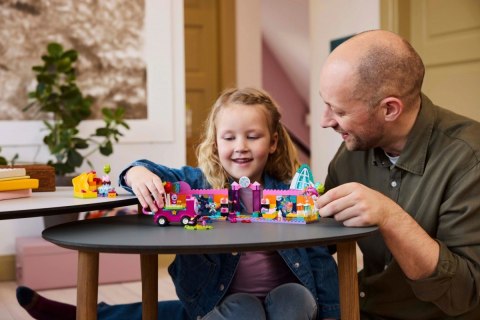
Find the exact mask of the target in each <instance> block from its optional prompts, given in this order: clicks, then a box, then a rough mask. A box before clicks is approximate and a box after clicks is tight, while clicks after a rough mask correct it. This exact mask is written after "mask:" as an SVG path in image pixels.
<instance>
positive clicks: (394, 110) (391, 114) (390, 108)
mask: <svg viewBox="0 0 480 320" xmlns="http://www.w3.org/2000/svg"><path fill="white" fill-rule="evenodd" d="M380 107H381V108H382V111H383V117H384V119H385V121H389V122H392V121H395V120H396V119H397V118H398V117H399V116H400V115H401V114H402V112H403V107H404V106H403V102H402V100H400V99H398V98H396V97H386V98H384V99H383V100H382V101H381V102H380Z"/></svg>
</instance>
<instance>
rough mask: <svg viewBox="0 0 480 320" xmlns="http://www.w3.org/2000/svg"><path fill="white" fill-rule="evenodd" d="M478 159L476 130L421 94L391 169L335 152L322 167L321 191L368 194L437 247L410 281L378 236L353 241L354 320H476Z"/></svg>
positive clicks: (380, 156)
mask: <svg viewBox="0 0 480 320" xmlns="http://www.w3.org/2000/svg"><path fill="white" fill-rule="evenodd" d="M479 158H480V124H479V123H478V122H476V121H473V120H471V119H468V118H465V117H462V116H460V115H457V114H455V113H453V112H451V111H448V110H446V109H442V108H440V107H438V106H435V105H433V104H432V102H431V101H430V100H429V99H428V98H427V97H426V96H424V95H422V106H421V109H420V111H419V114H418V117H417V119H416V122H415V124H414V126H413V128H412V130H411V132H410V134H409V136H408V139H407V143H406V145H405V148H404V150H403V151H402V153H401V154H400V157H399V159H398V161H397V163H396V164H395V165H392V163H391V162H390V161H389V159H388V158H387V157H386V155H385V153H384V152H383V150H381V149H373V150H368V151H353V152H350V151H348V150H347V149H346V148H345V146H344V145H342V146H341V147H340V149H339V150H338V152H337V154H336V155H335V157H334V159H333V160H332V162H331V163H330V166H329V171H328V176H327V179H326V182H325V186H326V188H327V189H331V188H333V187H335V186H338V185H341V184H343V183H346V182H359V183H362V184H364V185H366V186H368V187H370V188H372V189H375V190H377V191H379V192H381V193H383V194H384V195H385V196H387V197H389V198H390V199H392V200H394V201H395V202H397V203H398V204H399V205H400V206H401V207H402V208H403V210H405V211H406V212H407V213H408V214H410V215H411V216H412V217H413V218H414V219H415V220H416V221H417V223H418V224H419V225H420V226H421V227H422V228H423V229H425V230H426V232H428V234H429V235H430V236H431V237H432V238H433V239H436V241H437V242H438V243H439V244H440V258H439V261H438V264H437V267H436V270H435V272H434V274H433V275H432V276H430V277H428V278H426V279H422V280H418V281H411V280H409V279H407V278H406V277H405V275H404V273H403V272H402V270H401V269H400V267H399V265H398V264H397V262H396V261H395V259H394V258H393V257H392V255H391V253H390V252H389V250H388V248H387V247H386V245H385V242H384V241H383V239H382V236H381V235H380V233H377V234H375V235H374V236H371V237H368V238H365V239H363V240H361V241H359V243H358V244H359V247H360V249H361V250H362V252H363V255H364V269H363V270H362V271H361V272H360V273H359V289H360V292H359V294H360V309H361V311H362V319H480V306H479V296H480V164H479ZM421 245H422V243H418V246H421ZM404 254H406V255H408V254H409V253H408V252H405V253H404Z"/></svg>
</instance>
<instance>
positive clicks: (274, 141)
mask: <svg viewBox="0 0 480 320" xmlns="http://www.w3.org/2000/svg"><path fill="white" fill-rule="evenodd" d="M277 144H278V133H277V132H275V133H274V134H273V136H272V140H271V141H270V150H269V153H270V154H272V153H274V152H275V151H276V150H277Z"/></svg>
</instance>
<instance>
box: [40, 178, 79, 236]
mask: <svg viewBox="0 0 480 320" xmlns="http://www.w3.org/2000/svg"><path fill="white" fill-rule="evenodd" d="M75 176H76V175H71V176H70V175H69V176H55V185H56V186H57V187H71V186H72V178H74V177H75ZM72 197H73V194H72ZM79 215H80V213H79V212H75V213H67V214H57V215H53V216H45V217H43V224H44V227H45V228H49V227H53V226H56V225H57V224H62V223H67V222H70V221H75V220H78V216H79Z"/></svg>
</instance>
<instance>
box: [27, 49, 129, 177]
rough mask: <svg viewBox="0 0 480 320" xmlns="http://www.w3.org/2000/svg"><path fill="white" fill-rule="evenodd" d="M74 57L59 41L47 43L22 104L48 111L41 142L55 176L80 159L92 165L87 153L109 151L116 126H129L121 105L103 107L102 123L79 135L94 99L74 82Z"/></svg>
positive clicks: (116, 137) (70, 169) (115, 138)
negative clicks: (91, 130) (86, 95)
mask: <svg viewBox="0 0 480 320" xmlns="http://www.w3.org/2000/svg"><path fill="white" fill-rule="evenodd" d="M77 58H78V53H77V51H76V50H73V49H70V50H66V51H65V50H64V49H63V47H62V45H60V44H59V43H55V42H53V43H49V44H48V45H47V53H46V54H45V55H43V56H42V60H43V62H44V63H43V65H38V66H34V67H33V68H32V70H33V71H34V72H35V74H36V79H37V85H36V88H35V91H32V92H29V94H28V96H29V98H30V100H31V101H30V103H29V104H28V105H27V106H26V107H25V108H24V111H32V110H34V111H36V112H43V113H46V114H48V115H49V119H48V120H44V121H43V122H44V124H45V127H46V130H47V134H46V135H45V137H44V138H43V142H44V143H45V144H46V145H47V146H48V149H49V151H50V153H51V154H52V156H53V158H54V160H49V161H48V164H49V165H51V166H53V167H54V168H55V173H56V175H57V176H65V175H67V174H71V173H74V172H75V170H76V169H77V168H78V167H80V166H81V165H82V164H83V161H87V163H88V164H89V166H90V167H92V164H91V162H90V161H89V160H88V157H89V156H90V155H92V154H93V153H95V152H100V153H101V154H102V155H105V156H108V155H110V154H112V152H113V143H112V141H116V142H118V140H119V137H120V136H122V133H121V132H120V131H119V128H120V127H124V128H125V129H129V126H128V124H127V123H126V122H125V121H124V112H125V110H124V109H123V108H122V107H117V108H115V109H110V108H103V109H102V115H103V121H104V125H103V126H102V127H99V128H97V129H96V131H95V132H94V133H92V134H90V135H89V136H87V137H85V138H84V137H81V136H80V135H79V130H78V126H79V124H80V123H81V122H82V121H83V120H86V119H88V117H89V116H90V114H91V107H92V104H93V99H92V98H91V97H85V96H84V95H83V94H82V92H81V90H80V89H79V88H78V86H77V84H76V74H75V73H76V70H75V62H76V61H77ZM81 151H83V152H84V153H81Z"/></svg>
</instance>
